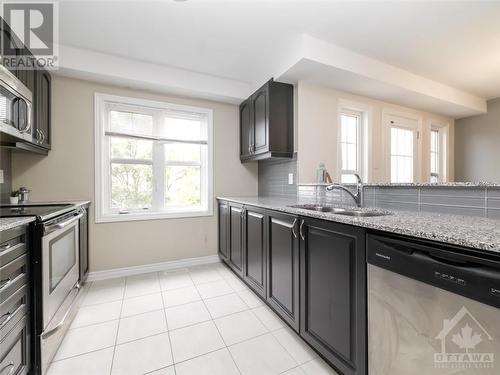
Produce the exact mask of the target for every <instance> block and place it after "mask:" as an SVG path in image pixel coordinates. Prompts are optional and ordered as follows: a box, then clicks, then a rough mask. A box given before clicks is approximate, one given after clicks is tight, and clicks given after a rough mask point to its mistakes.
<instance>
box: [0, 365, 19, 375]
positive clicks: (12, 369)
mask: <svg viewBox="0 0 500 375" xmlns="http://www.w3.org/2000/svg"><path fill="white" fill-rule="evenodd" d="M9 367H12V368H11V369H10V371H9V372H8V373H7V374H6V375H10V374H12V373H13V372H14V370H15V369H16V368H15V367H14V362H10V363H9V364H8V365H6V366H4V368H2V369H0V374H2V375H3V372H4V371H5V370H7V369H8V368H9Z"/></svg>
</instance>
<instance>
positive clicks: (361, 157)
mask: <svg viewBox="0 0 500 375" xmlns="http://www.w3.org/2000/svg"><path fill="white" fill-rule="evenodd" d="M337 111H338V116H337V124H338V126H337V130H338V131H337V140H338V141H337V150H338V151H337V181H339V182H341V180H342V175H343V174H352V173H357V174H359V176H360V177H361V179H362V180H363V181H369V178H370V176H369V172H368V171H369V170H370V165H369V162H370V159H371V158H369V157H368V156H369V151H370V150H369V142H368V140H369V139H371V134H370V127H369V123H370V118H371V111H370V107H369V106H368V105H366V104H364V103H359V102H354V101H351V100H347V99H339V103H338V108H337ZM342 114H348V115H354V116H359V118H360V122H359V128H358V150H357V151H358V155H357V158H358V166H357V170H344V169H342Z"/></svg>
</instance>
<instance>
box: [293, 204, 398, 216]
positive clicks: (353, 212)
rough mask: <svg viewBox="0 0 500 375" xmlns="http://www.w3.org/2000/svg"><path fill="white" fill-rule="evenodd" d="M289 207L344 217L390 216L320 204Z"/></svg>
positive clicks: (372, 211) (379, 212)
mask: <svg viewBox="0 0 500 375" xmlns="http://www.w3.org/2000/svg"><path fill="white" fill-rule="evenodd" d="M290 207H293V208H300V209H302V210H309V211H316V212H326V213H331V214H335V215H344V216H352V217H376V216H386V215H390V213H389V212H384V211H375V210H366V209H356V208H340V207H332V206H325V205H321V204H298V205H294V206H290Z"/></svg>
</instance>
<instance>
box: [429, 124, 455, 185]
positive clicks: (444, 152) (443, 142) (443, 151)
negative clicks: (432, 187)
mask: <svg viewBox="0 0 500 375" xmlns="http://www.w3.org/2000/svg"><path fill="white" fill-rule="evenodd" d="M433 130H434V131H437V132H438V133H439V145H438V147H439V173H438V176H439V181H438V182H439V183H442V182H447V181H448V178H449V177H448V176H449V168H448V165H449V158H450V148H449V142H450V125H449V124H448V123H445V122H443V121H439V120H436V119H430V120H429V133H430V134H431V132H432V131H433ZM430 142H431V138H430V135H429V163H428V164H429V166H428V168H429V173H428V179H429V181H430V178H431V174H430Z"/></svg>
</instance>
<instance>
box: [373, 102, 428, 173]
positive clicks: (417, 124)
mask: <svg viewBox="0 0 500 375" xmlns="http://www.w3.org/2000/svg"><path fill="white" fill-rule="evenodd" d="M392 128H399V129H404V130H411V131H412V132H414V139H413V150H412V158H413V178H412V181H405V182H421V181H422V161H421V159H422V117H421V116H418V115H415V114H413V113H409V112H403V111H398V110H392V109H383V110H382V129H383V137H382V149H383V150H384V151H383V152H384V164H385V179H386V180H387V181H392V176H391V129H392Z"/></svg>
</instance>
